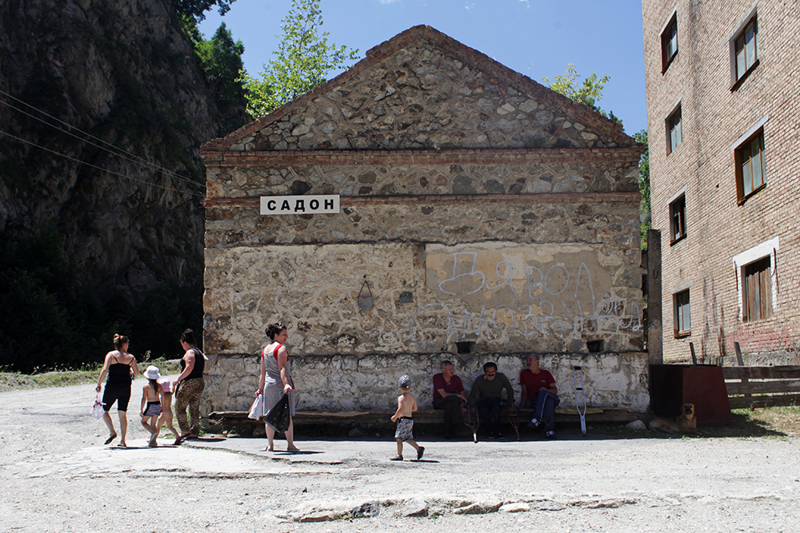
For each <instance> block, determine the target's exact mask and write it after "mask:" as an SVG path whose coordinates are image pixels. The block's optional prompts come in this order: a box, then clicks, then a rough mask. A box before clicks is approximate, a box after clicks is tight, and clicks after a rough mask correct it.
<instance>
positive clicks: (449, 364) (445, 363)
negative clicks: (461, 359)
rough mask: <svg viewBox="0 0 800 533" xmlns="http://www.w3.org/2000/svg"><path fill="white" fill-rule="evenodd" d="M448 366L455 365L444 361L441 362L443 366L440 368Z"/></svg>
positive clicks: (440, 365)
mask: <svg viewBox="0 0 800 533" xmlns="http://www.w3.org/2000/svg"><path fill="white" fill-rule="evenodd" d="M446 366H453V363H452V362H451V361H448V360H447V359H445V360H444V361H442V362H441V364H439V368H444V367H446Z"/></svg>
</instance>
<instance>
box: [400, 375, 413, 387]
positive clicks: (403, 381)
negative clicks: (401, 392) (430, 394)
mask: <svg viewBox="0 0 800 533" xmlns="http://www.w3.org/2000/svg"><path fill="white" fill-rule="evenodd" d="M397 385H398V386H399V387H402V388H404V389H410V388H411V378H410V377H408V376H406V375H403V376H400V379H399V380H398V381H397Z"/></svg>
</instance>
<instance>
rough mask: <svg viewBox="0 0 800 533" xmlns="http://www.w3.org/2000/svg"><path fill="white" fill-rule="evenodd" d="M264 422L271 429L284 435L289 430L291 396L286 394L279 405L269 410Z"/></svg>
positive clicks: (279, 401)
mask: <svg viewBox="0 0 800 533" xmlns="http://www.w3.org/2000/svg"><path fill="white" fill-rule="evenodd" d="M264 422H266V423H267V425H268V426H269V427H271V428H272V429H274V430H275V431H278V432H280V433H283V432H284V431H286V430H287V429H289V422H290V419H289V395H288V394H284V395H283V396H282V397H281V399H280V400H278V403H276V404H275V405H273V406H272V409H270V410H269V413H267V414H266V415H265V416H264Z"/></svg>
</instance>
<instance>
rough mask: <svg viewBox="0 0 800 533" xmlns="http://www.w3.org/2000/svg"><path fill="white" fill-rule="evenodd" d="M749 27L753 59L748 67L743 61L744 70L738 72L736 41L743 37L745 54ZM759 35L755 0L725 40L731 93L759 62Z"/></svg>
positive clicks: (756, 2)
mask: <svg viewBox="0 0 800 533" xmlns="http://www.w3.org/2000/svg"><path fill="white" fill-rule="evenodd" d="M751 25H752V29H753V56H754V57H753V60H752V62H751V63H750V65H749V66H748V65H747V62H746V61H745V65H744V70H742V71H740V69H739V64H738V54H737V51H738V50H737V45H738V44H739V43H738V41H739V40H740V39H741V38H742V37H744V38H745V40H744V41H743V48H744V49H745V53H747V44H746V37H747V31H748V29H749V28H750V27H751ZM759 33H760V24H759V20H758V0H756V1H755V2H754V3H753V5H752V6H751V7H750V9H749V10H748V11H747V13H746V14H745V15H744V16H742V17H741V18H740V19H739V22H738V23H737V24H736V26H735V27H734V28H733V30H732V31H731V33H729V34H728V36H727V38H726V41H727V45H728V49H729V50H730V69H731V82H730V83H731V87H730V89H731V92H733V91H736V90H737V89H738V88H739V87H740V86H741V85H742V83H743V82H744V80H746V79H747V78H748V77H749V76H750V74H751V73H752V72H753V71H754V70H755V69H756V68H757V67H758V65H759V64H760V62H761V46H760V44H761V43H760V42H759V41H760V39H759Z"/></svg>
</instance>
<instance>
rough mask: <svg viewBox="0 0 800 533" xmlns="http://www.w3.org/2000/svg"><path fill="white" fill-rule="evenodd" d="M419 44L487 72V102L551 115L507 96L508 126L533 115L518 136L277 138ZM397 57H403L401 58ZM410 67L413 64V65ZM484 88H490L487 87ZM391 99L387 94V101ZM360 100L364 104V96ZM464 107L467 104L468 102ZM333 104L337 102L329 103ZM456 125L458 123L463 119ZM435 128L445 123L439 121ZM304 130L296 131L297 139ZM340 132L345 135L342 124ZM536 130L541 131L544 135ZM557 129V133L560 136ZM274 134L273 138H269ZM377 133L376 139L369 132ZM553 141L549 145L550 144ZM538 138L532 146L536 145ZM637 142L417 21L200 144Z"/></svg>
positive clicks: (210, 148) (470, 109) (207, 148)
mask: <svg viewBox="0 0 800 533" xmlns="http://www.w3.org/2000/svg"><path fill="white" fill-rule="evenodd" d="M415 47H416V49H420V48H426V49H428V50H433V51H435V52H438V53H439V54H442V55H445V56H447V57H448V58H449V59H451V63H452V64H453V65H455V67H452V66H451V70H452V69H454V68H457V67H458V64H459V63H460V64H463V66H465V67H466V68H467V70H471V71H477V72H478V73H479V75H480V81H481V83H484V84H488V86H490V87H491V88H493V92H494V94H493V95H492V96H491V97H490V96H489V95H486V96H485V97H482V98H481V99H480V102H481V105H482V106H483V107H486V106H487V105H488V106H491V105H501V104H502V101H503V99H504V98H509V97H512V96H513V97H514V98H515V102H518V101H520V100H524V99H525V98H527V99H529V100H527V101H528V102H532V103H530V104H529V107H530V108H532V109H534V110H538V111H539V112H540V117H541V116H542V115H541V111H545V112H550V113H551V115H550V118H549V119H548V118H547V117H548V115H546V114H545V115H544V118H543V119H541V118H537V117H536V116H534V112H533V111H531V112H530V116H528V115H524V114H522V113H520V112H519V111H518V110H517V109H516V108H515V106H514V105H511V104H502V107H498V112H499V113H501V114H503V113H504V112H503V111H502V110H503V109H506V111H505V114H508V113H517V114H516V116H514V115H511V116H512V117H514V118H512V119H510V120H509V119H503V120H504V123H503V124H502V125H505V127H506V129H508V124H514V123H516V120H515V119H516V118H519V117H523V118H524V119H525V120H527V122H524V121H519V122H520V124H519V125H517V126H516V127H517V130H518V131H516V132H515V133H514V135H515V137H514V138H513V139H512V137H513V136H512V137H509V136H506V137H505V138H504V139H500V140H498V141H494V142H493V140H492V139H491V138H486V136H485V135H484V136H483V137H481V136H480V135H477V136H472V137H467V139H466V141H465V142H467V144H468V145H467V146H461V145H454V144H453V141H452V140H451V139H452V137H448V136H447V135H445V134H442V135H440V136H439V137H431V136H428V135H417V132H412V134H411V135H410V136H406V137H405V138H394V137H393V136H390V138H387V137H386V135H384V134H385V131H383V132H380V135H372V134H373V130H371V129H367V130H365V129H364V127H361V126H359V128H358V129H357V130H352V131H351V135H350V138H351V141H347V140H341V139H340V140H341V142H343V143H344V145H342V144H341V142H340V140H337V139H336V138H333V139H328V140H326V141H324V142H322V144H320V139H319V138H320V135H317V138H316V139H314V140H313V141H310V142H307V143H305V144H303V143H302V142H300V143H295V144H290V143H286V142H281V141H278V142H275V139H276V138H278V137H280V136H281V135H283V136H284V137H286V136H288V134H287V133H285V132H286V131H287V128H288V130H293V131H292V133H298V132H299V134H298V135H299V136H302V134H303V133H305V132H307V130H308V128H307V127H305V126H302V124H301V122H302V121H303V120H305V121H306V123H308V120H309V118H308V115H309V114H313V113H309V109H310V108H311V107H312V106H313V103H314V102H315V101H318V99H320V98H333V99H336V98H338V100H337V101H341V94H348V95H349V93H350V90H352V89H354V88H355V86H356V84H357V83H359V82H363V80H364V79H365V78H367V77H369V74H371V73H372V74H375V73H376V72H381V67H382V66H384V65H386V64H389V63H391V61H392V59H395V60H396V59H397V57H396V54H398V53H400V52H402V51H404V50H405V51H408V50H409V49H414V48H415ZM427 56H430V54H427ZM427 56H426V57H427ZM453 61H455V62H453ZM392 64H397V61H395V62H394V63H392ZM409 68H410V69H411V70H413V66H412V67H409ZM456 75H458V72H456ZM440 77H442V76H437V81H434V82H433V83H434V84H435V83H438V82H439V80H438V78H440ZM480 90H481V92H483V90H482V89H480ZM387 93H388V94H387V95H384V96H381V97H376V98H375V99H377V98H385V97H386V96H391V97H392V98H400V94H399V93H397V90H396V89H392V91H391V92H387ZM395 93H396V94H395ZM362 100H363V99H362ZM373 100H374V99H373ZM388 100H389V99H387V101H388ZM485 102H488V104H485V105H484V103H485ZM348 103H349V102H348ZM356 105H357V106H360V105H361V104H356ZM481 105H478V100H477V97H474V95H473V98H472V100H471V101H470V102H468V105H467V106H462V110H461V111H460V112H461V113H462V114H464V113H465V112H467V113H471V114H472V115H476V116H477V114H479V113H480V112H481V111H480V109H478V108H479V107H481ZM523 106H524V104H523ZM334 107H337V106H334ZM464 107H466V108H467V109H463V108H464ZM517 107H519V106H517ZM345 108H346V106H345ZM328 109H330V107H329V108H328ZM346 109H348V108H346ZM351 111H352V110H351ZM332 112H333V111H332ZM317 114H319V113H317ZM552 114H555V115H556V116H557V117H558V118H557V120H556V123H557V124H556V123H552ZM482 116H485V115H482ZM323 118H324V117H323ZM349 118H351V117H340V119H341V120H342V122H347V120H348V119H349ZM360 118H361V122H360V123H359V124H361V123H363V122H364V120H363V117H360ZM462 118H465V119H466V122H465V123H467V124H474V123H475V122H476V121H477V120H478V119H477V118H475V117H474V116H469V117H462ZM537 121H539V122H543V123H546V122H550V123H551V124H550V125H549V126H548V127H546V128H544V130H542V128H539V127H538V125H539V122H537ZM281 122H284V124H280V123H281ZM502 125H501V126H502ZM573 125H575V128H573V129H571V130H570V131H569V132H567V133H568V135H566V134H565V135H564V136H563V138H562V137H559V136H560V135H561V134H562V133H564V131H565V130H564V128H572V127H573ZM277 126H280V131H278V128H277ZM297 126H301V127H297ZM556 126H558V127H556ZM366 127H367V128H375V127H376V126H374V125H369V126H366ZM453 127H456V128H457V127H458V125H455V126H453ZM496 127H497V124H496V122H492V123H491V124H490V127H488V128H487V127H484V129H489V130H491V129H492V128H494V129H497V128H496ZM351 129H352V128H351ZM395 129H396V128H395ZM428 129H430V128H429V127H428V126H423V130H425V131H427V130H428ZM434 129H439V128H438V127H437V126H436V125H435V124H434ZM501 129H502V128H501ZM519 130H522V131H519ZM524 132H531V133H530V135H528V138H526V139H522V136H525V135H526V134H525V133H524ZM533 132H535V133H533ZM556 132H558V133H556ZM365 133H366V134H365ZM458 133H459V135H460V134H461V132H460V131H459V132H458ZM491 133H492V131H489V134H490V136H491ZM298 135H295V136H294V137H289V138H290V139H295V138H296V137H297V136H298ZM339 135H340V136H341V132H340V133H339ZM414 135H416V140H413V139H412V138H411V137H413V136H414ZM536 136H538V140H537V138H536ZM311 137H313V135H311ZM556 137H558V138H557V139H556ZM267 138H270V139H273V140H272V141H269V140H267ZM354 138H357V142H352V139H354ZM370 138H372V139H373V140H370ZM420 138H422V140H421V141H419V139H420ZM460 138H462V139H463V138H464V137H463V136H461V135H460ZM417 141H419V142H417ZM548 142H549V145H548V144H547V143H548ZM332 143H333V144H332ZM337 143H339V144H337ZM426 143H427V144H426ZM437 143H438V145H437ZM481 143H483V145H481ZM531 143H532V144H533V146H531ZM559 143H566V144H561V145H560V146H559ZM633 145H636V142H635V141H634V139H633V138H631V137H630V136H628V135H626V134H625V133H623V131H622V126H621V125H620V124H619V123H617V122H615V121H612V120H610V119H608V118H606V117H604V116H602V115H601V114H600V113H598V112H596V111H595V110H593V109H592V108H590V107H588V106H586V105H583V104H580V103H578V102H575V101H573V100H571V99H569V98H567V97H565V96H563V95H561V94H558V93H556V92H555V91H552V90H551V89H549V88H547V87H545V86H543V85H542V84H540V83H538V82H536V81H534V80H532V79H531V78H529V77H527V76H525V75H523V74H520V73H518V72H516V71H514V70H512V69H509V68H508V67H506V66H504V65H502V64H500V63H498V62H497V61H495V60H493V59H491V58H490V57H488V56H486V55H485V54H483V53H481V52H479V51H477V50H475V49H473V48H470V47H468V46H466V45H464V44H461V43H460V42H458V41H456V40H455V39H453V38H451V37H449V36H447V35H445V34H444V33H442V32H440V31H438V30H436V29H434V28H431V27H430V26H424V25H421V26H415V27H413V28H410V29H408V30H406V31H404V32H402V33H400V34H398V35H396V36H395V37H393V38H392V39H389V40H388V41H386V42H384V43H382V44H380V45H378V46H376V47H374V48H372V49H370V50H368V51H367V53H366V57H365V58H364V59H362V60H361V61H359V62H358V63H356V64H355V65H354V66H353V67H352V68H350V69H348V70H347V71H345V72H343V73H342V74H340V75H339V76H336V77H335V78H333V79H331V80H329V81H327V82H325V83H323V84H321V85H318V86H317V87H315V88H314V89H312V90H311V91H309V92H307V93H305V94H303V95H302V96H300V97H298V98H296V99H295V100H292V101H291V102H288V103H286V104H284V105H283V106H281V107H279V108H278V109H276V110H275V111H273V112H272V113H270V114H268V115H266V116H264V117H262V118H260V119H258V120H255V121H253V122H251V123H249V124H247V125H245V126H243V127H241V128H239V129H238V130H236V131H234V132H232V133H231V134H229V135H226V136H225V137H222V138H217V139H213V140H210V141H208V142H207V143H205V144H204V145H203V146H202V147H201V150H202V151H204V152H215V151H251V150H265V149H266V150H286V149H301V150H304V149H305V150H307V149H311V150H315V149H317V150H318V149H330V148H339V149H341V148H345V149H382V150H385V149H408V148H411V149H414V148H436V149H438V148H440V147H444V148H460V147H463V148H531V147H547V148H553V147H555V148H570V147H576V148H587V147H588V148H592V147H598V146H599V147H621V146H633Z"/></svg>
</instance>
